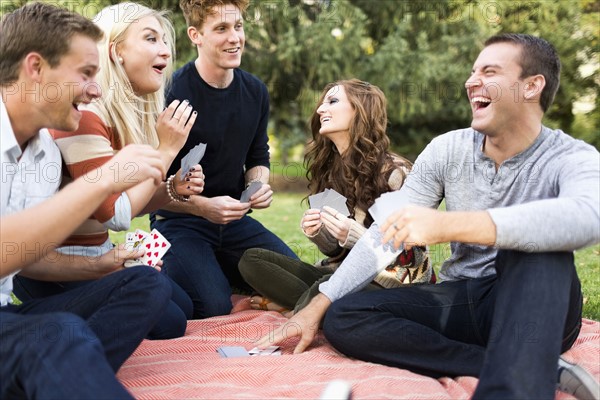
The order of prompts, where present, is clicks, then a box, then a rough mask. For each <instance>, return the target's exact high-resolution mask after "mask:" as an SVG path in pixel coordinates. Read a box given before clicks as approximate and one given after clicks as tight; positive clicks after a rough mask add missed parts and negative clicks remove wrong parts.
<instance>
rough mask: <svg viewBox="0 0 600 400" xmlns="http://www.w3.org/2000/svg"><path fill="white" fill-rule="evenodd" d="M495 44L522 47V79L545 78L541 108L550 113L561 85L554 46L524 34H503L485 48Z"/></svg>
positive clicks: (494, 37) (488, 42)
mask: <svg viewBox="0 0 600 400" xmlns="http://www.w3.org/2000/svg"><path fill="white" fill-rule="evenodd" d="M495 43H512V44H515V45H517V46H520V47H521V56H520V58H519V64H520V66H521V76H520V79H524V78H527V77H528V76H533V75H538V74H539V75H543V76H544V78H545V79H546V86H545V87H544V89H543V90H542V94H541V96H540V107H541V108H542V111H544V112H546V111H548V108H550V106H551V105H552V103H553V102H554V96H555V95H556V92H557V90H558V86H559V85H560V59H559V58H558V53H557V52H556V49H555V48H554V46H552V45H551V44H550V43H549V42H548V41H546V40H544V39H542V38H539V37H536V36H533V35H527V34H524V33H501V34H498V35H495V36H492V37H491V38H489V39H488V40H486V41H485V46H489V45H492V44H495Z"/></svg>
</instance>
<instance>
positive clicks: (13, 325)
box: [0, 309, 133, 400]
mask: <svg viewBox="0 0 600 400" xmlns="http://www.w3.org/2000/svg"><path fill="white" fill-rule="evenodd" d="M0 338H1V340H0V359H2V362H0V398H2V399H6V400H9V399H52V400H54V399H92V398H93V399H133V397H132V396H131V395H130V394H129V393H128V392H127V390H125V388H124V387H123V386H122V385H121V383H120V382H119V381H118V380H117V378H116V377H115V372H114V371H113V369H112V368H111V367H110V365H109V364H108V363H107V362H106V356H105V354H104V349H103V348H102V344H101V343H100V341H99V340H98V338H96V335H94V333H93V332H92V331H91V330H90V329H89V328H88V326H87V324H86V323H85V321H84V320H83V319H81V318H79V317H78V316H76V315H75V314H70V313H47V314H39V315H19V314H13V313H11V312H5V311H4V309H1V310H0Z"/></svg>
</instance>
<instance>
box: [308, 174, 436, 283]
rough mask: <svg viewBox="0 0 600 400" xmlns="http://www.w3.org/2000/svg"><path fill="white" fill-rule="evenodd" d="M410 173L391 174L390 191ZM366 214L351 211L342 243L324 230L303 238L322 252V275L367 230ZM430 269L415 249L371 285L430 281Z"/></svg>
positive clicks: (421, 252) (319, 263)
mask: <svg viewBox="0 0 600 400" xmlns="http://www.w3.org/2000/svg"><path fill="white" fill-rule="evenodd" d="M408 173H409V170H408V169H407V168H406V167H403V166H399V167H398V168H397V169H395V170H394V171H392V173H391V174H390V177H389V179H388V185H389V187H390V189H391V190H398V189H400V187H401V186H402V184H403V183H404V177H405V176H406V175H407V174H408ZM365 218H366V211H365V210H362V209H360V208H355V209H354V219H351V224H350V229H349V231H348V236H347V237H346V240H345V241H344V242H339V241H338V240H336V239H335V238H334V237H333V236H332V235H331V233H329V231H328V230H327V229H325V228H323V227H321V229H319V231H317V233H315V234H314V235H312V236H310V235H307V234H306V232H304V235H305V236H306V237H307V238H308V239H309V240H310V241H311V242H313V243H314V244H315V245H316V246H317V247H318V249H319V250H320V251H321V253H323V254H325V255H326V256H327V257H326V258H324V259H322V260H320V261H317V262H316V263H315V267H316V268H318V269H320V270H323V271H325V272H329V273H333V272H334V271H335V270H336V269H337V268H338V267H339V266H340V264H341V263H342V261H343V260H344V258H346V256H347V255H348V253H349V252H350V250H351V249H352V247H354V245H355V244H356V242H357V241H358V239H360V238H361V236H362V235H364V233H365V232H366V231H367V227H366V226H365V225H364V222H365ZM431 275H432V269H431V266H430V263H429V259H428V256H427V249H426V248H423V247H414V248H413V250H411V252H410V253H405V252H403V253H402V254H401V255H400V256H399V257H398V258H397V259H396V260H395V262H394V263H393V264H391V265H390V266H388V267H387V268H386V269H384V270H383V271H382V272H380V273H379V275H377V276H376V277H375V279H374V282H376V283H377V284H379V285H381V286H383V287H385V288H392V287H398V286H401V285H404V284H409V283H428V282H429V281H430V280H431Z"/></svg>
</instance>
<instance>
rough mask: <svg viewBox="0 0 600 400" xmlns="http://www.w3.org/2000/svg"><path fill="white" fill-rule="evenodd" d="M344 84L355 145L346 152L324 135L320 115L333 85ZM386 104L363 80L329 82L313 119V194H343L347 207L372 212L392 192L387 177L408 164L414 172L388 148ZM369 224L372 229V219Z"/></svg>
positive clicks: (309, 158)
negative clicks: (379, 200)
mask: <svg viewBox="0 0 600 400" xmlns="http://www.w3.org/2000/svg"><path fill="white" fill-rule="evenodd" d="M338 85H339V86H342V87H343V88H344V90H345V91H346V96H347V97H348V100H349V101H350V104H352V108H353V109H354V111H355V114H354V118H352V120H351V122H350V127H349V132H350V142H349V146H348V149H347V150H345V151H344V153H343V154H341V155H340V153H339V152H338V151H337V148H336V147H335V145H334V143H333V142H332V141H331V140H330V139H328V138H326V137H324V136H323V135H321V134H319V129H320V128H321V122H320V116H319V114H318V113H317V109H318V107H319V105H321V104H322V103H323V100H324V98H325V95H326V94H327V92H328V91H329V90H330V89H331V88H332V87H334V86H338ZM386 106H387V100H386V98H385V95H384V94H383V92H382V91H381V89H379V88H378V87H377V86H374V85H371V84H369V83H368V82H363V81H360V80H358V79H349V80H341V81H337V82H333V83H330V84H328V85H327V86H326V87H325V89H323V92H322V94H321V96H320V99H319V102H318V103H317V106H316V107H315V110H314V112H313V114H312V117H311V119H310V130H311V132H312V140H311V141H310V143H309V144H308V146H307V150H306V155H305V156H304V165H305V167H306V170H307V172H306V177H307V178H308V181H309V184H308V189H309V192H310V194H314V193H319V192H322V191H323V190H325V189H327V188H331V189H334V190H335V191H337V192H338V193H340V194H342V195H344V196H345V197H346V198H347V199H348V201H347V205H348V209H349V210H350V212H351V213H352V216H353V215H354V209H355V208H358V209H362V210H364V211H367V209H368V208H369V207H370V206H371V205H372V204H373V203H374V202H375V199H376V198H377V197H379V196H380V195H381V194H382V193H385V192H389V191H390V190H391V189H390V187H389V185H388V179H389V176H390V174H391V173H392V171H393V170H394V169H396V168H398V166H400V165H403V166H404V167H405V168H406V169H410V167H411V163H410V161H408V160H406V159H404V158H402V157H400V156H398V155H396V154H394V153H392V152H391V151H390V150H389V147H390V139H389V138H388V136H387V133H386V128H387V124H388V119H387V110H386ZM367 218H368V219H369V221H365V223H366V224H367V226H368V225H370V224H371V223H372V220H371V219H370V218H369V217H368V216H367Z"/></svg>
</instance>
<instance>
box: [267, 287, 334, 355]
mask: <svg viewBox="0 0 600 400" xmlns="http://www.w3.org/2000/svg"><path fill="white" fill-rule="evenodd" d="M330 305H331V301H330V300H329V299H328V298H327V297H326V296H325V295H324V294H321V293H319V294H318V295H316V296H315V297H314V298H313V299H312V300H311V301H310V303H308V305H307V306H306V307H305V308H303V309H302V310H300V311H299V312H298V313H296V314H294V316H293V317H292V318H290V320H289V321H287V322H286V323H285V324H283V325H282V326H280V327H279V328H277V329H275V331H273V332H272V333H269V334H267V335H265V336H263V337H262V338H260V339H258V341H257V342H256V343H255V344H256V346H257V347H259V348H261V349H264V348H266V347H268V346H273V345H276V344H279V343H281V342H282V341H284V340H285V339H288V338H292V337H295V336H300V341H299V342H298V344H297V345H296V348H295V349H294V354H300V353H302V352H303V351H304V350H306V348H307V347H308V346H310V344H311V343H312V342H313V340H314V339H315V336H316V335H317V332H318V331H319V325H320V324H321V320H322V319H323V317H324V316H325V312H326V311H327V309H328V308H329V306H330Z"/></svg>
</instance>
